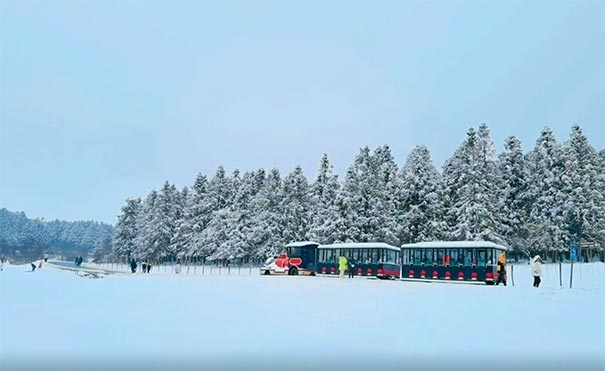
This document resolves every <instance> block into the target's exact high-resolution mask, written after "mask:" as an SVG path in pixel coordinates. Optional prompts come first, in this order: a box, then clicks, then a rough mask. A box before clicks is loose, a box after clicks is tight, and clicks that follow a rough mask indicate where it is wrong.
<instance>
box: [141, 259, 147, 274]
mask: <svg viewBox="0 0 605 371" xmlns="http://www.w3.org/2000/svg"><path fill="white" fill-rule="evenodd" d="M141 268H142V272H143V273H147V262H146V261H145V260H143V262H142V263H141Z"/></svg>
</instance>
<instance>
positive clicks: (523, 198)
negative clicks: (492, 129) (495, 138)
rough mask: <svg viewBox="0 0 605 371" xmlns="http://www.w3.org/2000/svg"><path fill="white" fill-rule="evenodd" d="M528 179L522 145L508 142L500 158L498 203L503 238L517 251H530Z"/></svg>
mask: <svg viewBox="0 0 605 371" xmlns="http://www.w3.org/2000/svg"><path fill="white" fill-rule="evenodd" d="M528 178H529V174H528V169H527V165H526V163H525V155H524V154H523V149H522V147H521V141H519V139H517V138H515V137H508V138H506V140H505V142H504V152H502V153H501V154H500V156H499V158H498V186H499V196H498V202H499V204H500V207H501V213H500V214H501V215H502V216H503V217H502V228H501V231H500V234H502V236H504V239H505V241H506V242H507V243H508V244H509V245H510V246H511V247H512V248H513V249H515V250H517V251H518V250H525V249H526V248H527V238H528V233H529V231H528V229H527V218H528V215H529V209H530V204H529V200H528Z"/></svg>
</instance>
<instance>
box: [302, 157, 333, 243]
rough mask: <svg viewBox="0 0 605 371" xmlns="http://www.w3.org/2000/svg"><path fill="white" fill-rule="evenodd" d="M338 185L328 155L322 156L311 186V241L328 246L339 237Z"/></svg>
mask: <svg viewBox="0 0 605 371" xmlns="http://www.w3.org/2000/svg"><path fill="white" fill-rule="evenodd" d="M339 188H340V185H339V183H338V176H337V175H334V174H333V172H332V165H331V164H330V161H329V160H328V155H326V154H324V155H323V157H322V158H321V163H320V165H319V173H318V174H317V179H316V180H315V182H314V183H313V185H312V186H311V191H310V192H311V198H310V202H311V205H310V216H309V220H310V223H311V226H310V230H309V237H310V239H311V240H313V241H315V242H318V243H321V244H329V243H333V242H335V241H336V240H337V239H338V237H339V232H340V231H339V230H340V229H341V228H340V226H339V221H340V214H339V210H338V205H337V200H338V195H339Z"/></svg>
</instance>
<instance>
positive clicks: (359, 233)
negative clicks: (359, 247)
mask: <svg viewBox="0 0 605 371" xmlns="http://www.w3.org/2000/svg"><path fill="white" fill-rule="evenodd" d="M398 189H399V183H398V178H397V164H396V163H395V161H394V159H393V156H392V154H391V150H390V148H389V147H388V146H383V147H378V148H377V149H376V150H375V151H374V153H373V154H370V149H369V148H368V147H363V148H361V149H360V151H359V154H358V155H357V156H356V158H355V161H354V162H353V164H352V165H351V166H350V167H349V170H348V171H347V175H346V177H345V182H344V184H343V187H342V192H341V193H340V196H339V198H338V202H337V205H338V207H339V209H340V212H341V214H342V215H343V216H342V219H343V220H344V225H345V226H346V230H345V232H344V233H343V236H342V237H344V239H345V240H347V241H357V242H369V241H383V242H387V243H391V244H397V243H398V242H399V241H398V238H397V225H396V215H397V197H398Z"/></svg>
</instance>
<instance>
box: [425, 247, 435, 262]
mask: <svg viewBox="0 0 605 371" xmlns="http://www.w3.org/2000/svg"><path fill="white" fill-rule="evenodd" d="M425 254H426V256H425V263H426V265H432V264H433V263H434V261H435V257H434V256H433V249H426V250H425Z"/></svg>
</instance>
